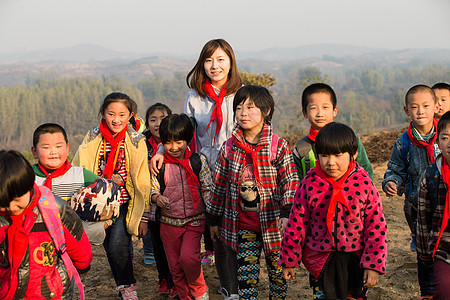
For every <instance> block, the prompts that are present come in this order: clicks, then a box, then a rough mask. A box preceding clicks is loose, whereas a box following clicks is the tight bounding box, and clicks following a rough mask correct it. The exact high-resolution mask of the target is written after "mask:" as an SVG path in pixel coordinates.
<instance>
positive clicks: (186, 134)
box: [159, 114, 194, 144]
mask: <svg viewBox="0 0 450 300" xmlns="http://www.w3.org/2000/svg"><path fill="white" fill-rule="evenodd" d="M159 136H160V138H161V143H163V144H165V143H166V142H170V141H181V140H183V141H186V143H188V144H189V143H190V142H191V140H192V138H193V137H194V126H193V125H192V122H191V119H189V117H188V116H187V115H186V114H173V115H170V116H167V117H165V118H164V119H163V120H162V121H161V124H160V125H159Z"/></svg>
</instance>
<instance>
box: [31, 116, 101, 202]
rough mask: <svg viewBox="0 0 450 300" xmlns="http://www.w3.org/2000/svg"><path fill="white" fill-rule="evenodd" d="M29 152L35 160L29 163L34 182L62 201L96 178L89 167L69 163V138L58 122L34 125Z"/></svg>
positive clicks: (67, 199) (68, 198)
mask: <svg viewBox="0 0 450 300" xmlns="http://www.w3.org/2000/svg"><path fill="white" fill-rule="evenodd" d="M31 152H32V153H33V156H34V158H35V159H37V160H38V162H37V163H36V164H34V165H33V170H34V173H35V174H36V184H37V185H44V186H46V187H48V188H49V189H51V190H52V191H53V193H55V194H56V195H57V196H58V197H61V198H62V199H64V200H66V201H69V200H70V197H71V196H72V195H73V194H74V193H75V192H77V191H78V190H79V189H81V188H83V187H87V186H89V185H90V184H91V183H93V182H94V181H95V180H96V179H97V178H98V175H95V174H94V173H92V172H91V171H88V170H86V169H84V168H81V167H76V166H72V165H71V164H70V162H69V161H68V160H67V156H68V155H69V142H68V139H67V134H66V131H65V130H64V128H63V127H62V126H60V125H58V124H54V123H45V124H42V125H40V126H38V127H37V128H36V130H35V131H34V133H33V147H32V148H31Z"/></svg>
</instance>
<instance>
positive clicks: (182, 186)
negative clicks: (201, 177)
mask: <svg viewBox="0 0 450 300" xmlns="http://www.w3.org/2000/svg"><path fill="white" fill-rule="evenodd" d="M181 168H182V166H180V165H178V170H179V171H180V178H181V190H182V191H183V192H182V194H183V211H184V218H186V198H185V197H184V182H183V172H181ZM185 173H186V172H185ZM186 176H187V174H186ZM186 180H187V178H186Z"/></svg>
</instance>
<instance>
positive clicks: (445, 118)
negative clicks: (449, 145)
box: [437, 111, 450, 139]
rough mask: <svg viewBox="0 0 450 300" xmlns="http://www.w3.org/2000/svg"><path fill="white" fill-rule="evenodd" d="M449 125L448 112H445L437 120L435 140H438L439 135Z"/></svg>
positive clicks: (449, 114) (449, 116) (449, 117)
mask: <svg viewBox="0 0 450 300" xmlns="http://www.w3.org/2000/svg"><path fill="white" fill-rule="evenodd" d="M449 124H450V111H448V112H446V113H445V114H443V115H442V117H441V118H440V119H439V122H438V124H437V138H438V139H439V133H441V132H442V130H444V129H445V128H446V127H447V126H448V125H449Z"/></svg>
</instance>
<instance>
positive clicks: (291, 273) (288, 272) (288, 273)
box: [282, 267, 295, 280]
mask: <svg viewBox="0 0 450 300" xmlns="http://www.w3.org/2000/svg"><path fill="white" fill-rule="evenodd" d="M282 272H283V277H284V279H286V280H289V279H291V278H292V279H294V278H295V269H294V268H285V267H283V271H282Z"/></svg>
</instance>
